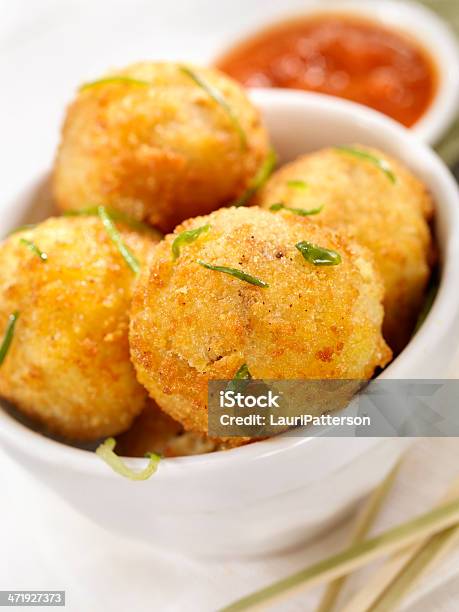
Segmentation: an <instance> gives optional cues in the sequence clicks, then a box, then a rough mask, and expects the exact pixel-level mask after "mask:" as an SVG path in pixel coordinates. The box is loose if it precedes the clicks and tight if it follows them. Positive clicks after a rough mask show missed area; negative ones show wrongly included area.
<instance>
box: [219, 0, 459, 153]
mask: <svg viewBox="0 0 459 612" xmlns="http://www.w3.org/2000/svg"><path fill="white" fill-rule="evenodd" d="M327 13H332V14H339V15H347V14H348V15H350V16H357V17H362V18H365V19H368V20H369V21H373V22H376V23H379V24H380V25H381V26H383V27H387V28H388V29H390V30H395V31H396V32H399V33H401V34H404V35H405V36H407V37H408V38H410V39H411V40H413V41H414V42H415V43H416V44H417V45H419V46H420V47H421V48H422V49H424V51H426V52H427V54H428V56H429V57H430V59H431V60H432V61H433V64H434V67H435V68H436V72H437V79H438V80H437V89H436V92H435V95H434V98H433V99H432V101H431V103H430V105H429V107H428V108H427V110H426V112H425V113H424V114H423V115H422V116H421V117H420V118H419V119H418V120H417V121H416V123H415V124H414V125H413V126H412V127H410V128H409V130H410V131H411V132H413V133H415V134H416V135H417V136H418V138H420V139H421V140H422V141H423V142H426V143H428V144H431V145H434V144H435V143H437V142H438V141H439V140H440V138H441V137H442V136H443V135H444V134H445V132H446V131H447V129H448V128H449V127H450V126H451V124H452V123H453V121H454V119H455V117H456V116H457V115H458V106H459V41H458V40H457V38H456V35H455V33H454V32H453V30H452V29H451V27H450V26H449V24H448V23H447V22H446V21H445V20H444V19H443V18H442V17H440V15H438V14H437V13H435V12H434V11H433V10H431V9H430V8H428V7H427V6H423V5H421V4H419V3H418V2H412V1H410V0H384V2H380V1H378V0H327V2H326V3H324V2H323V0H306V1H305V4H304V6H303V7H302V8H301V9H296V10H295V9H292V10H291V11H290V12H286V13H285V14H283V15H282V14H281V15H280V16H277V18H274V19H273V18H270V20H268V21H266V22H263V23H261V25H260V26H259V27H258V28H257V29H250V30H248V31H244V32H243V33H242V34H241V36H238V37H237V38H236V39H235V40H233V42H230V43H229V45H227V46H228V49H227V50H231V48H234V47H237V46H238V44H239V43H243V42H244V41H245V40H247V39H248V38H250V37H251V36H252V35H255V36H256V35H257V33H258V32H262V31H263V30H264V29H270V28H271V27H275V26H276V24H280V23H282V22H286V21H287V22H288V21H294V20H295V19H301V18H302V17H303V18H304V17H307V16H311V15H324V14H327ZM227 50H226V51H225V50H223V52H221V51H220V52H219V53H218V55H217V57H216V58H214V61H216V60H217V61H218V60H219V59H220V58H221V57H223V56H224V55H225V54H226V52H227ZM332 97H337V96H332ZM339 99H342V98H339Z"/></svg>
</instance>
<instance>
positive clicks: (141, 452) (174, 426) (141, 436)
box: [116, 401, 223, 457]
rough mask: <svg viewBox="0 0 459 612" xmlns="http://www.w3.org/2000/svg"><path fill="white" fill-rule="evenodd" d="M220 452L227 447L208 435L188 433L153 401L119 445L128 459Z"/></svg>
mask: <svg viewBox="0 0 459 612" xmlns="http://www.w3.org/2000/svg"><path fill="white" fill-rule="evenodd" d="M216 450H223V446H222V445H221V444H218V442H217V441H215V440H213V439H212V438H209V437H208V436H207V435H206V434H200V433H194V432H192V431H187V432H185V431H184V429H183V427H182V425H181V424H180V423H178V422H177V421H174V419H172V418H171V417H170V416H169V415H167V414H166V413H165V412H163V411H162V410H160V408H158V406H157V405H156V404H155V403H154V402H153V401H150V402H148V405H147V406H146V408H145V409H144V410H143V412H142V413H141V414H140V415H139V416H138V417H137V418H136V419H135V421H134V422H133V424H132V425H131V427H130V429H129V430H128V431H126V432H125V433H123V434H121V435H120V436H118V438H117V443H116V452H117V454H118V455H121V456H124V457H145V455H146V453H157V454H159V455H162V456H163V457H183V456H189V455H201V454H203V453H211V452H213V451H216Z"/></svg>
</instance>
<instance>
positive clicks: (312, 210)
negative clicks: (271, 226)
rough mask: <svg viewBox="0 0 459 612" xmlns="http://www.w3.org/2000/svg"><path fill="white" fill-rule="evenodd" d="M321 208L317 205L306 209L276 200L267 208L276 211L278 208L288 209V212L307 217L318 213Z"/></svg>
mask: <svg viewBox="0 0 459 612" xmlns="http://www.w3.org/2000/svg"><path fill="white" fill-rule="evenodd" d="M322 208H323V204H322V206H318V207H317V208H310V209H309V210H306V209H304V208H290V207H289V206H285V204H282V202H278V203H277V204H272V205H271V206H270V207H269V210H272V211H273V212H276V211H278V210H288V212H291V213H293V214H294V215H299V216H300V217H309V216H310V215H318V214H319V213H320V211H321V210H322Z"/></svg>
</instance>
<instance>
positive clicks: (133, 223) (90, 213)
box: [63, 205, 163, 238]
mask: <svg viewBox="0 0 459 612" xmlns="http://www.w3.org/2000/svg"><path fill="white" fill-rule="evenodd" d="M99 208H100V206H99V205H97V206H88V207H87V208H78V209H76V210H66V211H65V212H64V213H63V215H64V217H98V216H99ZM104 208H105V210H106V211H107V212H108V214H109V215H110V217H111V218H112V219H113V221H116V222H119V223H125V224H126V225H128V226H129V227H132V229H136V230H139V231H140V232H152V233H154V234H158V236H160V237H161V238H162V236H163V235H162V234H161V232H160V231H159V230H157V229H156V228H154V227H152V226H151V225H148V224H147V223H143V222H142V221H138V220H137V219H134V217H131V216H130V215H127V214H126V213H123V212H121V211H120V210H115V209H114V208H109V207H108V206H105V207H104Z"/></svg>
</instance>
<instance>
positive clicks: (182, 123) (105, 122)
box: [53, 62, 268, 231]
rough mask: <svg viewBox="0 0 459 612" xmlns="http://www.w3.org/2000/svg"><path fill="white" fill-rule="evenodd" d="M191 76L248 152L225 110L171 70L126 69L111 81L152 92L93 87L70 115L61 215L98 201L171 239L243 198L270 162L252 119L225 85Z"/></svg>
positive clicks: (236, 89) (231, 84) (229, 83)
mask: <svg viewBox="0 0 459 612" xmlns="http://www.w3.org/2000/svg"><path fill="white" fill-rule="evenodd" d="M193 70H194V71H195V72H196V73H197V74H199V76H200V77H201V78H202V79H204V80H205V81H206V82H207V83H209V84H210V85H211V86H212V87H214V88H217V89H218V90H219V92H221V94H222V95H223V96H224V98H225V100H226V101H227V103H228V104H229V106H230V107H231V109H232V112H233V113H234V115H235V116H236V117H237V118H238V120H239V123H240V124H241V126H242V128H243V130H244V132H245V134H246V137H247V147H246V148H244V147H243V146H242V144H241V139H240V134H239V133H238V131H237V129H235V126H234V124H233V123H232V121H231V119H230V118H229V116H228V114H227V113H226V112H225V110H224V109H223V108H222V107H221V106H220V105H219V104H217V103H216V102H215V101H214V100H213V99H212V98H211V97H210V96H209V95H208V93H206V91H204V89H202V88H201V87H199V86H198V85H196V83H194V82H193V80H192V79H190V77H189V76H187V75H185V74H183V72H181V70H180V67H179V65H178V64H173V63H153V62H144V63H139V64H134V65H132V66H129V67H127V68H125V69H124V70H120V71H118V72H116V73H112V74H111V75H109V76H117V75H120V76H128V77H131V78H135V79H139V80H143V81H147V82H148V83H150V84H151V86H150V87H145V86H141V85H132V84H130V83H116V82H115V83H114V82H109V83H105V84H100V85H97V86H93V87H89V88H88V89H83V90H82V91H80V92H79V93H78V94H77V96H76V98H75V100H74V101H73V102H72V104H71V105H70V106H69V108H68V111H67V116H66V119H65V122H64V125H63V129H62V138H61V144H60V147H59V150H58V153H57V157H56V161H55V167H54V176H53V191H54V197H55V200H56V202H57V204H58V206H59V207H60V208H61V209H62V210H69V209H75V208H79V207H81V202H99V203H103V204H105V205H106V206H112V207H115V208H118V209H120V210H122V211H124V212H126V213H129V214H130V215H132V216H134V217H136V218H137V219H145V220H146V221H148V222H150V223H152V224H153V225H156V226H158V227H160V228H161V229H162V230H165V231H170V230H172V229H173V228H174V227H175V225H177V223H180V222H181V221H183V219H186V218H188V217H193V216H196V215H199V214H205V213H208V212H211V211H212V210H215V209H216V208H219V207H220V206H223V205H225V204H227V203H230V202H232V201H233V200H235V199H237V198H238V197H239V196H240V195H241V194H242V193H243V192H244V191H245V189H246V188H247V186H248V183H249V181H250V179H251V178H252V177H253V175H254V174H255V173H256V171H257V169H258V168H259V167H260V165H261V163H262V162H263V160H264V159H265V157H266V155H267V153H268V136H267V133H266V130H265V128H264V127H263V125H262V122H261V118H260V114H259V112H258V110H256V109H255V108H254V106H253V105H252V104H251V102H250V101H249V99H248V98H247V95H246V93H245V92H244V90H243V89H242V88H241V86H240V85H238V84H237V83H236V82H235V81H233V80H232V79H230V78H229V77H227V76H225V75H223V74H222V73H220V72H219V71H218V70H214V69H209V68H193Z"/></svg>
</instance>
